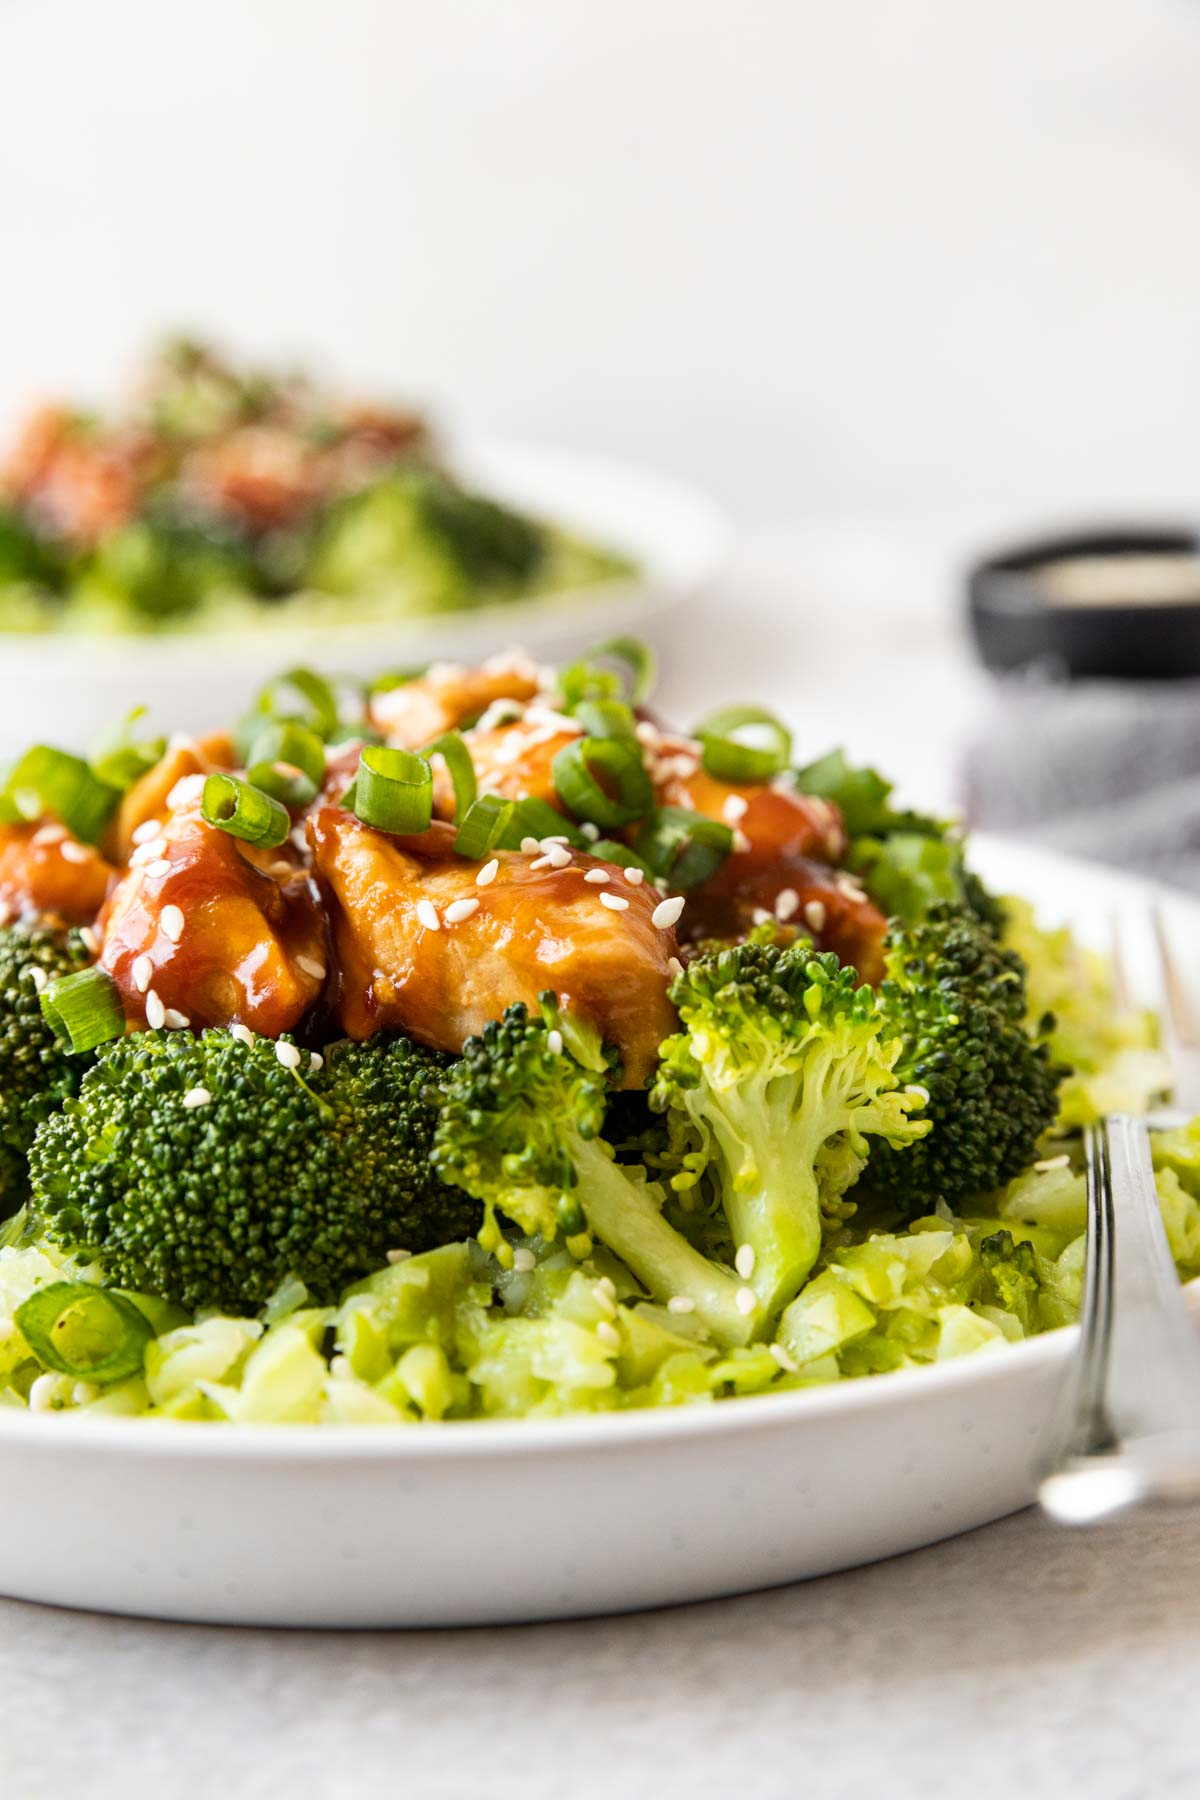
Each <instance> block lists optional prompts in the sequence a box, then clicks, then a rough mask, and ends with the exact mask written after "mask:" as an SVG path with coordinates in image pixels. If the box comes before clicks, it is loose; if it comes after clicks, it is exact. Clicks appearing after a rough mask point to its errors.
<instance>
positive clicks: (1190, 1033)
mask: <svg viewBox="0 0 1200 1800" xmlns="http://www.w3.org/2000/svg"><path fill="white" fill-rule="evenodd" d="M1151 919H1152V922H1153V925H1154V938H1155V942H1156V943H1157V945H1158V955H1159V961H1160V963H1161V965H1162V975H1163V990H1164V992H1165V994H1166V999H1167V1016H1168V1018H1169V1020H1170V1024H1171V1032H1172V1035H1173V1036H1174V1037H1175V1038H1176V1039H1177V1041H1178V1042H1179V1044H1180V1045H1181V1047H1182V1048H1183V1049H1185V1050H1200V1014H1198V1012H1197V1007H1196V1001H1195V997H1194V996H1193V995H1192V994H1191V993H1190V992H1189V990H1188V986H1187V983H1186V982H1185V981H1184V979H1183V976H1182V975H1181V974H1180V970H1179V964H1178V962H1177V961H1176V960H1175V953H1174V951H1173V950H1172V948H1171V940H1170V937H1169V935H1168V932H1167V921H1166V915H1165V914H1164V912H1163V909H1162V907H1161V905H1156V906H1155V907H1154V908H1153V910H1152V912H1151Z"/></svg>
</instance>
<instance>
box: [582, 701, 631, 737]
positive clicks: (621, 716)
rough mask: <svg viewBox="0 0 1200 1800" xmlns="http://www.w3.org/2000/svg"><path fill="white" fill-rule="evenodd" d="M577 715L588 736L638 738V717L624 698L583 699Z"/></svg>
mask: <svg viewBox="0 0 1200 1800" xmlns="http://www.w3.org/2000/svg"><path fill="white" fill-rule="evenodd" d="M575 717H576V718H577V719H578V720H579V723H580V724H581V725H582V726H583V729H584V731H585V732H586V733H587V735H588V737H598V738H636V737H637V719H636V718H635V717H634V713H633V708H632V707H631V706H626V704H625V702H624V700H581V701H580V702H579V704H578V706H576V708H575Z"/></svg>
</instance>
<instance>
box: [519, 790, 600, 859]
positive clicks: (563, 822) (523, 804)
mask: <svg viewBox="0 0 1200 1800" xmlns="http://www.w3.org/2000/svg"><path fill="white" fill-rule="evenodd" d="M548 837H563V838H566V840H567V842H568V844H570V845H571V846H572V847H573V848H574V849H579V848H580V846H581V845H582V846H583V847H584V848H586V840H585V838H584V835H583V833H582V832H581V831H580V829H579V827H578V825H576V824H575V822H574V820H572V819H566V818H564V817H563V815H562V813H560V812H559V811H558V809H557V808H556V807H553V806H551V804H550V802H549V801H548V800H539V799H538V798H537V797H536V796H535V795H532V794H531V795H529V796H527V798H526V799H524V800H518V801H516V802H515V804H514V806H513V813H512V818H511V819H510V820H509V822H508V824H507V826H506V827H505V830H504V835H503V837H501V838H500V839H499V840H498V841H499V844H500V847H501V849H503V850H519V849H520V848H521V845H522V844H523V843H524V841H525V839H526V838H536V839H537V841H538V843H539V844H540V843H541V841H542V839H543V838H548Z"/></svg>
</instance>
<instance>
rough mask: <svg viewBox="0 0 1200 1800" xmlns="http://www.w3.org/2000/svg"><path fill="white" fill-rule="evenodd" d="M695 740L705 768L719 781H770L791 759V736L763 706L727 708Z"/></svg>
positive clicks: (700, 727) (713, 716) (717, 713)
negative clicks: (697, 740) (698, 742)
mask: <svg viewBox="0 0 1200 1800" xmlns="http://www.w3.org/2000/svg"><path fill="white" fill-rule="evenodd" d="M696 736H697V737H698V738H699V739H700V745H701V752H702V758H703V762H704V767H705V768H706V769H707V770H708V773H709V774H710V775H715V776H716V778H717V780H718V781H770V779H771V777H772V776H773V775H778V774H779V773H780V772H781V771H782V770H783V769H786V768H787V766H788V762H789V761H790V759H791V754H792V734H791V732H790V731H789V730H788V729H787V727H786V725H781V724H780V722H779V720H778V719H777V718H776V717H775V715H774V713H769V712H765V711H764V710H763V708H762V707H761V706H727V707H724V708H723V709H722V710H721V711H720V712H715V713H713V714H712V716H711V718H708V719H705V721H704V723H703V724H702V725H699V726H698V727H697V728H696Z"/></svg>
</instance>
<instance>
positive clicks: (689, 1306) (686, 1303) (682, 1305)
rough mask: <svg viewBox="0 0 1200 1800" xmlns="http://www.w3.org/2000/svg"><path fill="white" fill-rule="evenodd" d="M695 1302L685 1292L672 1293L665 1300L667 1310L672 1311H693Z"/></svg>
mask: <svg viewBox="0 0 1200 1800" xmlns="http://www.w3.org/2000/svg"><path fill="white" fill-rule="evenodd" d="M695 1310H696V1302H695V1301H694V1300H693V1299H691V1298H690V1297H689V1296H688V1295H687V1294H672V1295H671V1298H670V1299H669V1300H668V1301H667V1311H668V1312H673V1313H690V1312H695Z"/></svg>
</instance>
